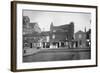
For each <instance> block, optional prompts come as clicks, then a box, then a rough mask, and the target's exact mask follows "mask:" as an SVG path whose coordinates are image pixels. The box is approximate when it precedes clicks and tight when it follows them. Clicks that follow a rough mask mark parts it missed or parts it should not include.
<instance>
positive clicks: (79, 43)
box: [75, 30, 86, 48]
mask: <svg viewBox="0 0 100 73" xmlns="http://www.w3.org/2000/svg"><path fill="white" fill-rule="evenodd" d="M75 41H76V47H78V48H85V47H86V32H83V31H81V30H80V31H78V32H76V33H75Z"/></svg>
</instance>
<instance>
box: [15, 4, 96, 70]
mask: <svg viewBox="0 0 100 73" xmlns="http://www.w3.org/2000/svg"><path fill="white" fill-rule="evenodd" d="M22 9H29V10H49V11H70V12H88V13H91V29H92V30H91V42H92V43H91V45H92V47H91V60H77V61H76V60H74V61H56V62H55V61H53V62H32V63H23V62H22ZM95 17H96V10H95V8H80V7H60V6H49V5H48V6H45V5H29V4H17V69H32V68H33V69H35V68H50V67H64V66H66V67H67V66H82V65H95V64H96V60H95V58H96V20H95V19H96V18H95Z"/></svg>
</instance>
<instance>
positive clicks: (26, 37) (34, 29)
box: [23, 16, 41, 48]
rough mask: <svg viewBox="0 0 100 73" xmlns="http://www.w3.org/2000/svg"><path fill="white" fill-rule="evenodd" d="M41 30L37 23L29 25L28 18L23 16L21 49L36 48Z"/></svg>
mask: <svg viewBox="0 0 100 73" xmlns="http://www.w3.org/2000/svg"><path fill="white" fill-rule="evenodd" d="M40 33H41V29H40V27H39V25H38V23H36V22H34V23H30V19H29V17H28V16H23V47H24V48H36V46H38V45H39V40H40V38H41V37H40Z"/></svg>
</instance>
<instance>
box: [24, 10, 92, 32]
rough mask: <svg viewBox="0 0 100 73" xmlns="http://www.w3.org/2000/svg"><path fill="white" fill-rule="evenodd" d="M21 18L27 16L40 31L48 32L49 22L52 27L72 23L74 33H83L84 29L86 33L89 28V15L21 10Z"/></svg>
mask: <svg viewBox="0 0 100 73" xmlns="http://www.w3.org/2000/svg"><path fill="white" fill-rule="evenodd" d="M23 16H28V17H29V18H30V22H31V23H34V22H36V23H38V25H39V27H40V28H41V31H49V30H50V25H51V22H53V25H54V26H60V25H65V24H69V23H70V22H74V33H76V32H78V31H79V30H82V31H85V27H86V30H87V31H88V29H90V28H91V24H90V20H91V14H90V13H79V12H54V11H35V10H23Z"/></svg>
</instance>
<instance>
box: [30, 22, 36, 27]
mask: <svg viewBox="0 0 100 73" xmlns="http://www.w3.org/2000/svg"><path fill="white" fill-rule="evenodd" d="M36 24H37V23H29V26H30V27H31V28H34V26H35V25H36Z"/></svg>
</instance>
